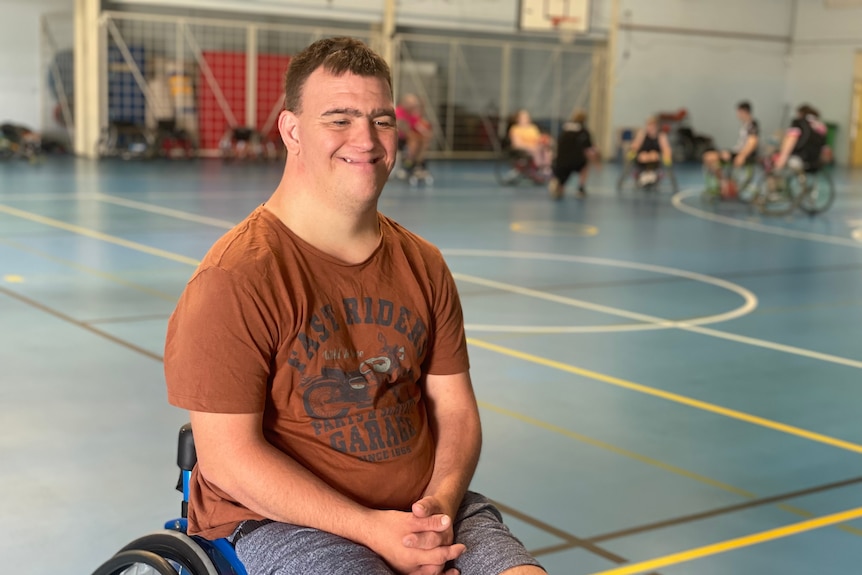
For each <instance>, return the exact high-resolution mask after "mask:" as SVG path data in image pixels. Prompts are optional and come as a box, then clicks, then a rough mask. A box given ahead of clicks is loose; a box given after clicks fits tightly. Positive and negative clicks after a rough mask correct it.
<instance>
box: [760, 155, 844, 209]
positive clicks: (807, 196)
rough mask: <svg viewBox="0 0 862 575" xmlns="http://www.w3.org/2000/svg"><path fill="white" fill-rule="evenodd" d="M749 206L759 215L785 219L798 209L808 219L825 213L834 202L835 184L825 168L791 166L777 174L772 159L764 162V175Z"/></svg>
mask: <svg viewBox="0 0 862 575" xmlns="http://www.w3.org/2000/svg"><path fill="white" fill-rule="evenodd" d="M757 188H758V189H757V191H756V193H755V195H754V197H753V199H752V200H751V203H752V205H753V206H754V207H756V208H757V209H758V210H759V211H760V213H762V214H764V215H771V216H785V215H787V214H790V213H791V212H793V211H794V210H795V209H796V208H800V209H801V210H802V211H803V212H805V213H806V214H808V215H809V216H815V215H817V214H819V213H822V212H825V211H826V210H828V209H829V208H830V207H831V206H832V203H833V202H834V201H835V184H834V183H833V181H832V175H831V170H830V169H829V167H828V166H826V165H822V164H821V163H819V162H818V163H816V164H814V165H791V164H790V163H788V166H787V168H786V169H784V170H781V171H778V170H775V169H774V166H773V158H769V159H767V160H765V161H764V174H763V178H762V179H761V181H760V182H759V185H758V187H757Z"/></svg>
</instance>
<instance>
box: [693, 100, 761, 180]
mask: <svg viewBox="0 0 862 575" xmlns="http://www.w3.org/2000/svg"><path fill="white" fill-rule="evenodd" d="M736 117H737V119H738V120H739V139H738V140H737V142H736V145H735V146H734V147H733V148H732V149H730V150H721V151H718V150H709V151H708V152H705V153H704V154H703V163H704V166H705V167H706V168H707V169H708V170H710V171H711V172H713V173H717V172H718V170H719V169H720V168H721V164H722V163H724V164H732V165H733V167H734V168H741V167H742V166H744V165H746V164H751V163H754V162H755V161H756V160H757V148H758V145H759V144H760V125H759V124H758V123H757V120H755V119H754V117H753V116H752V115H751V104H750V103H749V102H740V103H739V104H737V105H736Z"/></svg>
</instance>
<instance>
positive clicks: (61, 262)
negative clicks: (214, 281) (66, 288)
mask: <svg viewBox="0 0 862 575" xmlns="http://www.w3.org/2000/svg"><path fill="white" fill-rule="evenodd" d="M0 244H3V245H7V246H9V247H10V248H12V249H15V250H18V251H22V252H24V253H28V254H32V255H35V256H37V257H40V258H42V259H46V260H48V261H50V262H54V263H56V264H59V265H61V266H65V267H68V268H71V269H73V270H77V271H80V272H83V273H85V274H88V275H92V276H95V277H97V278H101V279H104V280H107V281H110V282H114V283H116V284H119V285H121V286H124V287H127V288H131V289H133V290H136V291H139V292H142V293H145V294H148V295H151V296H154V297H157V298H159V299H163V300H165V301H170V302H176V301H177V296H174V295H171V294H168V293H165V292H162V291H159V290H156V289H153V288H149V287H147V286H144V285H140V284H136V283H135V282H132V281H128V280H126V279H124V278H122V277H120V276H117V275H114V274H110V273H107V272H103V271H102V270H97V269H95V268H91V267H89V266H84V265H81V264H79V263H77V262H73V261H70V260H67V259H63V258H58V257H56V256H53V255H51V254H48V253H45V252H43V251H41V250H37V249H35V248H31V247H29V246H25V245H24V244H20V243H18V242H16V241H13V240H7V239H4V238H0Z"/></svg>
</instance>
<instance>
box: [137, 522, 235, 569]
mask: <svg viewBox="0 0 862 575" xmlns="http://www.w3.org/2000/svg"><path fill="white" fill-rule="evenodd" d="M124 551H147V552H150V553H154V554H156V555H159V556H160V557H163V558H165V559H167V560H168V561H169V562H171V564H173V565H174V566H175V570H176V572H177V574H178V575H218V571H217V570H216V568H215V565H213V562H212V561H211V560H210V558H209V557H208V556H207V554H206V552H205V551H204V550H203V549H201V547H200V546H199V545H198V544H197V543H195V541H194V539H192V538H191V537H189V536H188V535H186V534H184V533H180V532H179V531H169V530H165V531H160V532H158V533H151V534H150V535H144V536H143V537H140V538H138V539H135V540H134V541H132V542H131V543H129V544H128V545H126V546H125V547H123V548H122V549H120V552H124Z"/></svg>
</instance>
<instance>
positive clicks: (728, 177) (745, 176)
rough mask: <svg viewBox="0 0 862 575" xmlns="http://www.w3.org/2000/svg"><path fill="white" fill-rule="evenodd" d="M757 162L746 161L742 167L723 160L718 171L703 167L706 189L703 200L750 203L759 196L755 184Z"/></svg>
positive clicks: (707, 201) (702, 195) (706, 201)
mask: <svg viewBox="0 0 862 575" xmlns="http://www.w3.org/2000/svg"><path fill="white" fill-rule="evenodd" d="M756 166H757V164H756V163H755V162H746V164H745V165H743V166H742V167H739V168H737V167H735V166H733V164H730V163H727V162H722V163H721V165H720V167H719V169H718V171H714V170H710V169H709V168H708V167H706V166H704V168H703V177H704V183H705V186H704V190H703V193H702V194H701V196H700V197H701V200H703V201H704V202H705V203H708V204H712V203H716V202H719V201H728V200H730V201H733V200H735V201H740V202H743V203H746V204H747V203H750V202H751V201H752V200H753V199H754V198H755V197H756V196H757V187H756V186H755V185H754V176H755V169H756Z"/></svg>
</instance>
